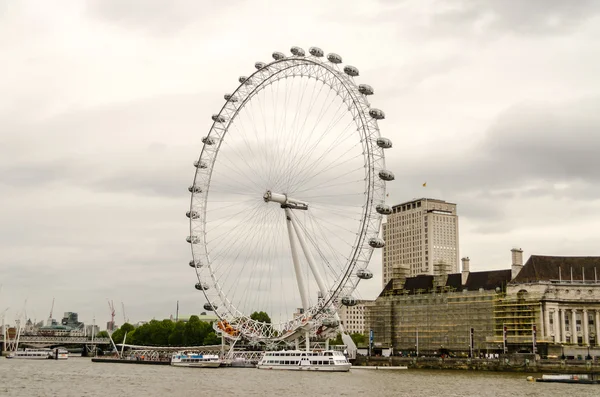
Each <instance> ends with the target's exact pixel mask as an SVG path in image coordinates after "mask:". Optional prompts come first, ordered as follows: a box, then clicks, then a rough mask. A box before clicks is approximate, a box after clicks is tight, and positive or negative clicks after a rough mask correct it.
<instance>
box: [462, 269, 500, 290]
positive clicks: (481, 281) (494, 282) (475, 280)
mask: <svg viewBox="0 0 600 397" xmlns="http://www.w3.org/2000/svg"><path fill="white" fill-rule="evenodd" d="M510 277H511V270H510V269H508V270H489V271H485V272H471V273H469V277H468V278H467V284H466V285H465V288H466V289H468V290H469V291H477V290H479V289H480V288H483V289H484V290H495V289H496V288H501V289H503V288H504V286H506V284H507V283H508V282H509V281H510Z"/></svg>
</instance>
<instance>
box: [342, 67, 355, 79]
mask: <svg viewBox="0 0 600 397" xmlns="http://www.w3.org/2000/svg"><path fill="white" fill-rule="evenodd" d="M344 73H346V74H347V75H348V76H352V77H356V76H358V69H357V68H356V67H354V66H350V65H346V66H344Z"/></svg>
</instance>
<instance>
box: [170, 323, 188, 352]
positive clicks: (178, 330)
mask: <svg viewBox="0 0 600 397" xmlns="http://www.w3.org/2000/svg"><path fill="white" fill-rule="evenodd" d="M184 334H185V323H184V322H183V321H177V322H176V323H175V328H174V329H173V332H171V335H169V346H184Z"/></svg>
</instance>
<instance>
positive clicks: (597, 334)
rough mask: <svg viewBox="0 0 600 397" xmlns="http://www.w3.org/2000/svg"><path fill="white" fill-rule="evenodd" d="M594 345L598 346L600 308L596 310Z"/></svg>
mask: <svg viewBox="0 0 600 397" xmlns="http://www.w3.org/2000/svg"><path fill="white" fill-rule="evenodd" d="M595 325H596V345H597V346H600V310H596V321H595Z"/></svg>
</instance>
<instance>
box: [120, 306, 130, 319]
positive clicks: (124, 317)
mask: <svg viewBox="0 0 600 397" xmlns="http://www.w3.org/2000/svg"><path fill="white" fill-rule="evenodd" d="M121 307H122V308H123V324H125V323H129V319H128V318H127V316H126V315H125V304H124V303H123V302H121Z"/></svg>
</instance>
